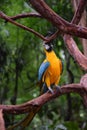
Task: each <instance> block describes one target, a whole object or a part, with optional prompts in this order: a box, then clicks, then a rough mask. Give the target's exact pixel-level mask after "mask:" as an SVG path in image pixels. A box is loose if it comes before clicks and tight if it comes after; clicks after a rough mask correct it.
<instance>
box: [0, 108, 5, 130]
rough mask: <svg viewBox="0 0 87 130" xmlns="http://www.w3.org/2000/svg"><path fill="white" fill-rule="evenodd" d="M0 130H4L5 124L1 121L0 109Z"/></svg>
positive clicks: (0, 110)
mask: <svg viewBox="0 0 87 130" xmlns="http://www.w3.org/2000/svg"><path fill="white" fill-rule="evenodd" d="M0 129H1V130H5V123H4V119H3V113H2V109H0Z"/></svg>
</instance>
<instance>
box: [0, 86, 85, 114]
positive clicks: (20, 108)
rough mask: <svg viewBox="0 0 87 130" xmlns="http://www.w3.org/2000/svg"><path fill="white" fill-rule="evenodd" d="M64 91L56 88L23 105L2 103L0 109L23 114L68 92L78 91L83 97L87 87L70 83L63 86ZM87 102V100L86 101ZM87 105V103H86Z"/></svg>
mask: <svg viewBox="0 0 87 130" xmlns="http://www.w3.org/2000/svg"><path fill="white" fill-rule="evenodd" d="M61 90H62V93H60V92H59V91H56V90H54V94H51V93H49V92H48V93H45V94H43V95H41V96H39V97H37V98H35V99H33V100H31V101H28V102H27V103H24V104H22V105H0V109H3V112H8V113H11V114H23V113H27V112H31V111H35V110H36V109H37V108H38V107H41V106H43V105H44V104H45V103H46V102H48V101H50V100H52V99H54V98H57V97H59V96H61V95H63V94H67V93H72V92H73V93H78V94H80V95H81V96H82V97H84V95H86V96H87V88H85V87H84V86H83V85H82V84H68V85H64V86H62V87H61ZM84 102H85V101H84ZM85 105H86V107H87V104H85Z"/></svg>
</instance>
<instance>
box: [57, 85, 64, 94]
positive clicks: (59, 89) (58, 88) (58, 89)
mask: <svg viewBox="0 0 87 130" xmlns="http://www.w3.org/2000/svg"><path fill="white" fill-rule="evenodd" d="M55 87H56V88H57V91H59V92H60V93H62V90H61V88H60V86H57V85H56V86H55Z"/></svg>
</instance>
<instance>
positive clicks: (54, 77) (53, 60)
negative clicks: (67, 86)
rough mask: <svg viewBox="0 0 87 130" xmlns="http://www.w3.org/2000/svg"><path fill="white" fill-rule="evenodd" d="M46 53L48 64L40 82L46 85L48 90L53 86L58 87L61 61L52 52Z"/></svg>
mask: <svg viewBox="0 0 87 130" xmlns="http://www.w3.org/2000/svg"><path fill="white" fill-rule="evenodd" d="M45 53H46V60H45V61H44V62H46V61H48V62H49V63H50V65H49V67H48V68H47V70H46V71H45V73H44V75H43V78H42V81H43V82H45V83H46V85H47V87H48V89H49V87H50V86H51V85H52V84H54V85H55V86H57V85H58V83H59V80H60V75H61V72H62V62H61V60H60V59H59V58H58V57H57V56H56V54H55V52H54V51H51V52H47V51H45Z"/></svg>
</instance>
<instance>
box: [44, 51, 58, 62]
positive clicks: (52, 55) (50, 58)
mask: <svg viewBox="0 0 87 130" xmlns="http://www.w3.org/2000/svg"><path fill="white" fill-rule="evenodd" d="M45 53H46V58H47V59H48V60H52V59H54V58H57V56H56V54H55V52H54V51H53V50H52V51H50V52H47V51H46V50H45Z"/></svg>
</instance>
